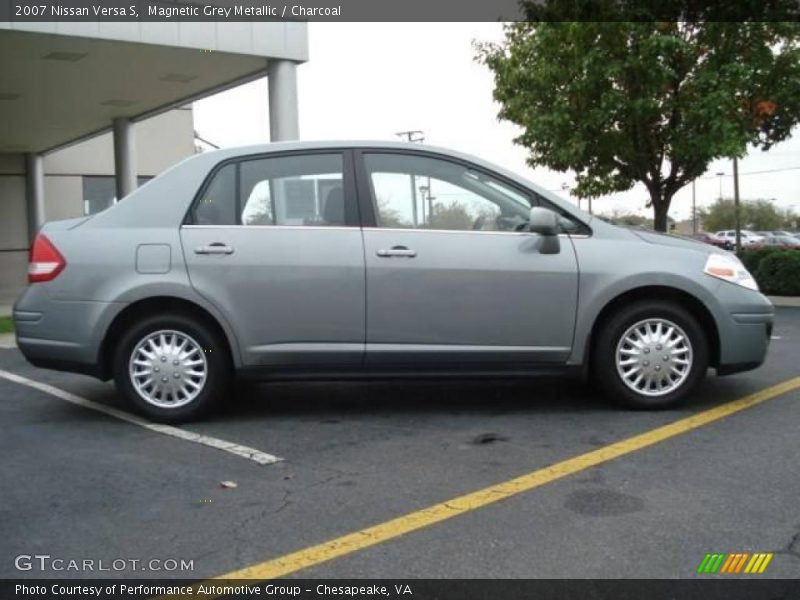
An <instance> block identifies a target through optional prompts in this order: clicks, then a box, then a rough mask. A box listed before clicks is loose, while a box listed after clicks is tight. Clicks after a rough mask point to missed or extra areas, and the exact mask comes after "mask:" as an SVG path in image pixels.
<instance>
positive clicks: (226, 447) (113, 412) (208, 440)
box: [0, 369, 283, 465]
mask: <svg viewBox="0 0 800 600" xmlns="http://www.w3.org/2000/svg"><path fill="white" fill-rule="evenodd" d="M0 377H2V378H3V379H7V380H8V381H13V382H14V383H18V384H20V385H26V386H28V387H31V388H34V389H36V390H39V391H40V392H44V393H45V394H50V395H51V396H55V397H56V398H60V399H61V400H66V401H67V402H72V404H77V405H78V406H83V407H84V408H89V409H91V410H96V411H97V412H101V413H103V414H105V415H108V416H110V417H114V418H116V419H120V420H121V421H126V422H128V423H131V424H133V425H138V426H139V427H144V428H145V429H149V430H150V431H155V432H156V433H163V434H164V435H169V436H171V437H174V438H178V439H181V440H185V441H187V442H194V443H195V444H202V445H203V446H208V447H209V448H216V449H217V450H223V451H225V452H229V453H230V454H235V455H236V456H239V457H241V458H246V459H248V460H252V461H254V462H257V463H258V464H260V465H270V464H272V463H276V462H279V461H281V460H283V459H282V458H280V457H278V456H273V455H272V454H267V453H266V452H261V451H260V450H256V449H255V448H250V447H249V446H242V445H241V444H234V443H233V442H226V441H225V440H221V439H219V438H215V437H211V436H208V435H202V434H199V433H195V432H193V431H187V430H186V429H180V428H178V427H172V426H170V425H161V424H159V423H151V422H150V421H147V420H145V419H142V418H141V417H137V416H136V415H132V414H130V413H126V412H125V411H122V410H119V409H117V408H113V407H111V406H106V405H104V404H99V403H98V402H93V401H92V400H87V399H86V398H81V397H80V396H76V395H75V394H71V393H70V392H67V391H64V390H62V389H59V388H57V387H53V386H52V385H48V384H46V383H40V382H38V381H33V380H32V379H28V378H27V377H22V376H21V375H17V374H16V373H11V372H10V371H4V370H2V369H0Z"/></svg>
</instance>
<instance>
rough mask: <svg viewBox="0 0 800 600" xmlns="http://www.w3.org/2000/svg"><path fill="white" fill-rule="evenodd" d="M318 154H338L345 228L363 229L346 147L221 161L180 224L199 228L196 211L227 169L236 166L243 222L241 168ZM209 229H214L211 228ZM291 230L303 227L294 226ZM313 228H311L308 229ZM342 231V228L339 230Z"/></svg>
mask: <svg viewBox="0 0 800 600" xmlns="http://www.w3.org/2000/svg"><path fill="white" fill-rule="evenodd" d="M318 154H339V155H340V156H341V158H342V188H343V190H342V191H343V192H344V199H345V202H344V214H345V224H344V225H343V227H348V228H349V227H354V228H358V227H361V222H362V219H361V210H360V202H359V201H358V200H357V195H358V194H357V193H356V183H355V181H356V176H355V167H354V161H353V150H352V148H348V147H344V146H337V147H331V148H311V149H306V150H300V149H298V150H285V151H281V152H259V153H256V154H242V155H239V156H232V157H230V158H226V159H224V160H221V161H220V162H218V163H217V164H216V165H214V166H213V167H212V169H211V170H210V171H209V172H208V173H207V174H206V176H205V178H204V179H203V183H201V184H200V187H199V188H198V189H197V192H195V195H194V197H193V198H192V201H191V203H190V204H189V208H188V210H187V211H186V214H185V215H184V217H183V220H182V221H181V226H182V227H183V226H196V225H197V224H196V223H195V222H194V211H195V209H196V208H197V205H198V204H199V203H200V200H201V199H202V198H203V196H204V195H205V193H206V191H207V190H208V188H209V186H210V185H211V182H212V181H213V180H214V178H215V177H216V176H217V174H218V173H219V172H220V171H221V170H222V169H224V168H225V167H226V166H228V165H231V164H232V165H234V170H235V174H234V177H235V183H234V187H235V189H234V194H235V199H234V201H235V203H236V219H237V221H241V219H242V215H241V210H240V205H241V202H242V201H241V189H240V186H241V177H240V168H241V163H243V162H247V161H251V160H264V159H269V158H286V157H291V156H312V155H318ZM210 227H214V225H211V226H210ZM219 227H252V226H251V225H242V224H241V222H239V223H236V224H235V225H219ZM267 227H286V226H285V225H269V226H267ZM292 227H303V225H292ZM308 227H309V228H311V227H312V226H310V225H309V226H308ZM340 227H342V226H340Z"/></svg>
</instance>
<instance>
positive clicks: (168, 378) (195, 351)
mask: <svg viewBox="0 0 800 600" xmlns="http://www.w3.org/2000/svg"><path fill="white" fill-rule="evenodd" d="M114 379H115V381H116V383H117V387H118V388H119V389H120V391H121V392H122V393H123V394H124V395H125V396H126V397H127V399H128V400H129V401H130V402H131V403H132V404H133V405H134V406H135V407H136V408H137V409H138V411H139V412H141V413H144V414H145V415H146V416H148V417H149V418H151V419H153V420H155V421H159V422H162V423H177V422H182V421H188V420H192V419H197V418H199V417H201V416H202V415H204V414H206V413H208V412H209V411H210V410H211V409H212V408H213V407H214V406H215V405H216V404H217V403H218V402H219V401H220V400H221V399H222V398H223V397H224V395H225V393H226V392H227V391H228V390H229V385H230V382H231V365H230V357H229V356H228V352H227V347H226V346H225V344H224V343H223V341H222V340H221V339H220V336H219V334H218V333H217V332H216V331H214V330H213V329H212V328H210V327H208V326H207V325H206V324H205V323H204V322H202V321H201V320H199V319H196V318H194V317H191V316H188V315H183V314H168V315H159V316H152V317H148V318H145V319H142V320H140V321H137V322H136V323H134V324H133V325H132V326H131V327H129V328H128V329H127V331H125V333H124V334H123V335H122V338H121V339H120V341H119V344H118V346H117V351H116V353H115V356H114Z"/></svg>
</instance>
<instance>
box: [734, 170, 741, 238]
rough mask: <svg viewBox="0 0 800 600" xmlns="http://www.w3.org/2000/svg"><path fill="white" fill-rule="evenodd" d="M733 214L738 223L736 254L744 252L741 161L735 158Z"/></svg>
mask: <svg viewBox="0 0 800 600" xmlns="http://www.w3.org/2000/svg"><path fill="white" fill-rule="evenodd" d="M733 214H734V219H735V222H736V252H740V251H741V250H742V224H741V223H740V221H739V159H738V158H736V157H735V156H734V157H733Z"/></svg>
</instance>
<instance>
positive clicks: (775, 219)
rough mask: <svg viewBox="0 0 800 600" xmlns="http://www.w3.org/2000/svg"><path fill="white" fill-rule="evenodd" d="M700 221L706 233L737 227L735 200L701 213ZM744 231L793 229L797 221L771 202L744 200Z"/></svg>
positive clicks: (793, 215) (742, 204)
mask: <svg viewBox="0 0 800 600" xmlns="http://www.w3.org/2000/svg"><path fill="white" fill-rule="evenodd" d="M699 216H700V221H701V223H702V224H703V229H705V230H706V231H719V230H721V229H733V228H734V227H736V210H735V205H734V203H733V200H731V199H729V198H725V199H720V200H717V201H716V202H714V204H712V205H711V206H709V207H707V208H704V209H701V210H700V211H699ZM739 218H740V223H741V226H742V228H743V229H751V230H754V231H769V230H773V229H783V228H786V227H787V224H789V227H791V225H790V224H791V223H792V222H794V221H795V220H796V219H797V215H795V214H794V213H793V212H792V211H791V210H780V209H778V208H776V207H775V205H774V204H773V203H772V201H770V200H763V199H758V200H744V201H743V202H742V203H741V205H740V207H739Z"/></svg>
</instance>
